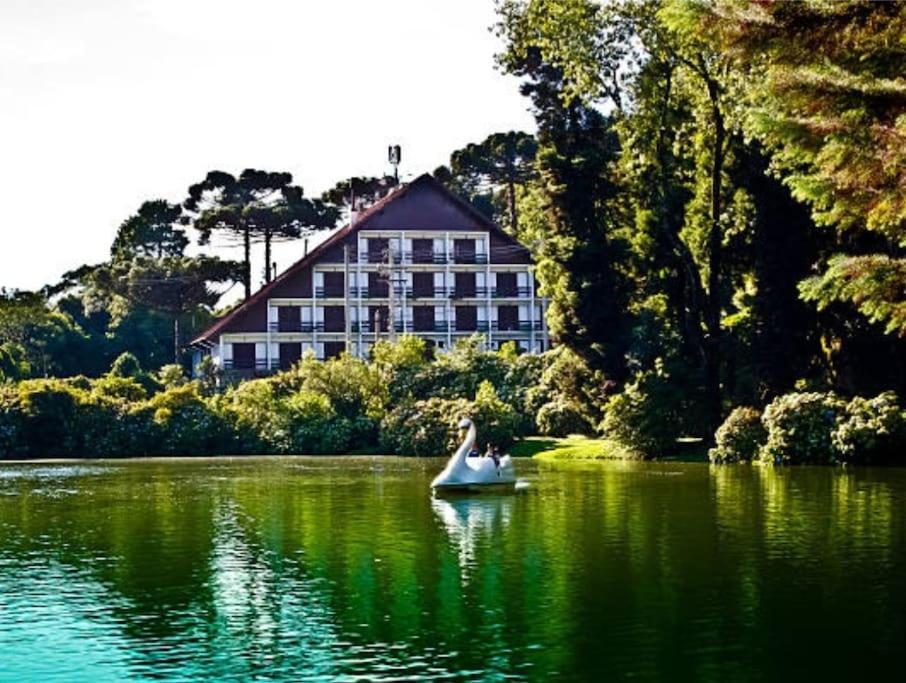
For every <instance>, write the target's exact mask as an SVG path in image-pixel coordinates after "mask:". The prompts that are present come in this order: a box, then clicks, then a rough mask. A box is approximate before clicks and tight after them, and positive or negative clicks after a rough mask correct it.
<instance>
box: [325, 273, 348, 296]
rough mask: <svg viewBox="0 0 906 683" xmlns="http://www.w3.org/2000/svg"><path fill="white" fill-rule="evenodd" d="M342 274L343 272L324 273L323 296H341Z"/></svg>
mask: <svg viewBox="0 0 906 683" xmlns="http://www.w3.org/2000/svg"><path fill="white" fill-rule="evenodd" d="M343 276H344V274H343V273H324V296H332V297H342V296H343V294H344V292H343Z"/></svg>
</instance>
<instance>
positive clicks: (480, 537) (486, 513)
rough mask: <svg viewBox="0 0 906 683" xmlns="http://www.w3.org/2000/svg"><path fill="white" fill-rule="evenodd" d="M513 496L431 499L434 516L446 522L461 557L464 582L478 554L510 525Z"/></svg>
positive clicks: (499, 536)
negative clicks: (477, 552)
mask: <svg viewBox="0 0 906 683" xmlns="http://www.w3.org/2000/svg"><path fill="white" fill-rule="evenodd" d="M513 499H514V497H513V496H512V495H509V496H487V497H481V498H432V499H431V507H432V508H433V509H434V514H435V515H437V518H438V519H439V520H440V521H441V522H442V523H443V525H444V528H445V529H446V531H447V535H448V536H449V537H450V541H451V542H452V543H453V545H454V547H455V548H456V550H457V553H458V556H459V568H460V570H461V571H462V577H463V579H465V578H466V576H467V575H468V572H469V569H471V568H472V567H474V566H475V556H476V551H477V549H478V548H480V547H481V546H483V545H488V544H491V543H495V542H496V541H499V540H500V538H501V535H500V532H501V531H502V530H504V529H506V527H508V526H509V524H510V517H511V515H512V508H513Z"/></svg>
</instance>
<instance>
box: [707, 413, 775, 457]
mask: <svg viewBox="0 0 906 683" xmlns="http://www.w3.org/2000/svg"><path fill="white" fill-rule="evenodd" d="M714 438H715V441H716V442H717V446H716V447H714V448H712V449H711V450H710V451H709V452H708V457H709V458H710V459H711V462H713V463H718V464H722V463H732V462H751V461H752V460H755V459H757V458H758V450H759V448H761V446H762V445H763V444H764V442H765V440H766V439H767V430H766V429H765V428H764V425H763V424H761V412H760V411H759V410H757V409H756V408H752V407H749V406H739V407H737V408H734V409H733V412H731V413H730V414H729V415H728V416H727V419H726V420H724V423H723V424H722V425H721V426H720V427H719V428H718V430H717V434H715V437H714Z"/></svg>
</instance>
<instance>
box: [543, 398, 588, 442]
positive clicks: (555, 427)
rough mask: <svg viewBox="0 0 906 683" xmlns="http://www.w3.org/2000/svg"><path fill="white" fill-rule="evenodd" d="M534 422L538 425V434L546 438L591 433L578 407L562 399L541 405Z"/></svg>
mask: <svg viewBox="0 0 906 683" xmlns="http://www.w3.org/2000/svg"><path fill="white" fill-rule="evenodd" d="M535 421H536V423H537V424H538V432H539V433H540V434H544V435H546V436H569V435H570V434H589V433H590V432H591V431H592V425H591V424H590V423H589V422H588V420H587V419H586V418H585V416H584V415H583V414H582V411H581V410H580V409H579V407H578V406H577V405H576V404H575V403H573V402H571V401H569V400H568V399H566V398H564V397H559V398H557V399H555V400H553V401H548V402H547V403H545V404H544V405H542V406H541V408H540V409H539V410H538V414H537V415H536V416H535Z"/></svg>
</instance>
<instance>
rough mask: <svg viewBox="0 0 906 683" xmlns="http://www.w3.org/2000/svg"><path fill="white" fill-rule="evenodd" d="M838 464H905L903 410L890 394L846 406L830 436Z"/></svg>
mask: <svg viewBox="0 0 906 683" xmlns="http://www.w3.org/2000/svg"><path fill="white" fill-rule="evenodd" d="M831 441H832V443H833V446H834V451H835V454H836V456H837V458H838V459H839V460H840V461H841V462H847V463H860V464H869V463H872V464H880V463H891V462H896V461H900V462H904V461H906V411H904V410H903V409H902V408H901V407H900V405H899V403H898V401H897V395H896V394H895V393H893V392H892V391H888V392H885V393H883V394H880V395H879V396H876V397H875V398H872V399H868V398H862V397H858V396H857V397H856V398H854V399H853V400H852V401H850V402H849V404H847V406H846V411H845V412H844V413H843V414H842V415H841V416H840V418H839V420H838V421H837V425H836V427H835V429H834V431H833V433H832V435H831Z"/></svg>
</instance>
